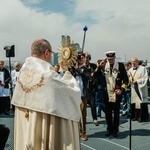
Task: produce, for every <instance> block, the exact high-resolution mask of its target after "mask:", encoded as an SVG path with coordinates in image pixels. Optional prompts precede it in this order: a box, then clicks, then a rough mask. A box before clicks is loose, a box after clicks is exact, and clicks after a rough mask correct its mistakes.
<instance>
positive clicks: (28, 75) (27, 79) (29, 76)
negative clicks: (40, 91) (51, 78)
mask: <svg viewBox="0 0 150 150" xmlns="http://www.w3.org/2000/svg"><path fill="white" fill-rule="evenodd" d="M23 72H24V76H23V79H24V83H25V84H26V85H25V84H23V83H22V82H21V81H20V74H21V72H20V73H19V76H18V83H19V84H20V87H21V89H22V90H23V91H24V92H26V93H31V92H32V91H33V90H36V89H37V88H39V87H41V86H42V85H43V82H44V74H42V75H41V77H40V80H39V82H38V83H36V84H33V85H32V86H31V87H29V86H28V85H29V84H31V83H32V81H33V79H34V75H35V73H34V71H33V70H32V69H26V70H23ZM25 117H26V118H28V117H29V110H28V109H27V110H26V111H25Z"/></svg>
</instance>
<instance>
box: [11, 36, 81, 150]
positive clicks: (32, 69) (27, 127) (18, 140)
mask: <svg viewBox="0 0 150 150" xmlns="http://www.w3.org/2000/svg"><path fill="white" fill-rule="evenodd" d="M31 54H32V57H29V58H27V59H26V60H25V63H24V65H23V66H22V68H21V70H20V72H19V75H18V78H17V83H16V87H15V91H14V94H13V98H12V104H13V105H15V126H14V130H15V131H14V132H15V133H14V149H15V150H80V136H79V120H80V117H81V112H80V104H81V98H80V97H81V92H80V89H79V87H78V84H77V82H76V80H75V79H74V77H73V76H72V75H71V74H70V72H68V71H67V72H66V73H65V74H64V76H63V78H61V79H60V77H59V75H58V73H56V72H55V71H54V69H53V67H52V65H50V64H49V62H50V60H51V55H52V48H51V45H50V43H49V42H48V41H47V40H44V39H38V40H35V41H34V42H33V43H32V46H31Z"/></svg>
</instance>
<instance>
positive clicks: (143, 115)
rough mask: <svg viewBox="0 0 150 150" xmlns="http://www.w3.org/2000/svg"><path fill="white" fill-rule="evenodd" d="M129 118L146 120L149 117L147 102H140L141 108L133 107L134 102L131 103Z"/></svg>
mask: <svg viewBox="0 0 150 150" xmlns="http://www.w3.org/2000/svg"><path fill="white" fill-rule="evenodd" d="M131 119H136V120H139V121H146V120H147V119H149V112H148V103H141V109H136V108H135V103H133V104H131Z"/></svg>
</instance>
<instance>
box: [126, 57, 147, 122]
mask: <svg viewBox="0 0 150 150" xmlns="http://www.w3.org/2000/svg"><path fill="white" fill-rule="evenodd" d="M131 63H132V67H131V68H130V69H129V72H128V75H129V79H130V83H131V104H135V115H134V117H135V118H134V117H132V118H133V119H134V120H139V118H140V117H142V115H143V116H145V115H146V116H147V113H148V112H146V111H144V112H145V113H142V114H141V112H143V110H142V109H143V108H141V106H142V105H143V104H145V106H146V105H147V103H148V87H147V81H148V73H147V69H146V68H145V67H144V66H141V65H139V61H138V59H137V58H136V57H133V58H131ZM144 109H147V106H146V107H144ZM132 115H133V114H132ZM147 119H148V118H147Z"/></svg>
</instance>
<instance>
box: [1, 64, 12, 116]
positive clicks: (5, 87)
mask: <svg viewBox="0 0 150 150" xmlns="http://www.w3.org/2000/svg"><path fill="white" fill-rule="evenodd" d="M10 81H11V76H10V73H9V71H8V70H7V69H6V68H5V67H4V61H0V112H1V113H3V112H4V113H5V114H6V115H9V110H10V91H9V82H10Z"/></svg>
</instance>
